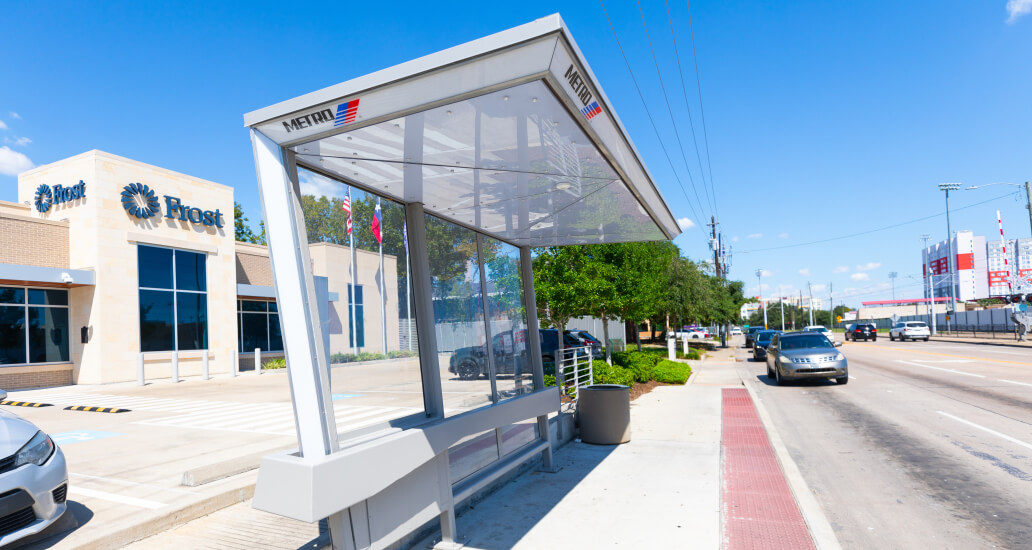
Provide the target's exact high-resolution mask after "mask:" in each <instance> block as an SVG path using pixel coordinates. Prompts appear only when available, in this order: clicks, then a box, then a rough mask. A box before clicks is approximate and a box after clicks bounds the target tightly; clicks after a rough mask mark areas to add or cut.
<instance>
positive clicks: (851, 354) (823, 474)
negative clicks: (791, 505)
mask: <svg viewBox="0 0 1032 550" xmlns="http://www.w3.org/2000/svg"><path fill="white" fill-rule="evenodd" d="M883 336H886V337H885V338H879V340H878V341H877V342H870V343H865V342H859V343H851V342H849V343H846V344H845V345H843V346H842V347H840V348H839V349H840V350H841V351H842V352H843V353H844V354H845V355H846V358H847V359H848V360H849V371H850V381H849V384H847V385H845V386H839V385H836V384H835V383H834V382H833V381H818V382H805V383H797V384H793V385H789V386H782V387H779V386H776V385H774V384H773V381H772V380H768V379H767V377H766V367H765V365H764V363H763V362H752V361H751V360H749V359H750V358H751V353H750V352H749V351H748V350H746V349H745V348H739V349H738V350H737V352H736V358H737V360H738V361H741V362H740V363H738V364H739V374H740V375H741V376H742V379H743V380H744V381H745V383H746V384H749V385H751V386H752V387H753V388H754V389H756V391H757V395H758V396H759V398H760V399H761V400H762V401H763V404H764V406H765V407H766V409H767V410H768V412H769V413H770V415H771V417H772V420H773V422H774V424H775V426H776V429H777V430H778V432H779V433H780V435H781V437H782V438H783V439H784V442H785V444H786V446H787V447H788V450H789V452H790V453H791V455H792V458H793V459H794V460H795V462H796V463H797V465H798V466H799V469H800V471H801V473H802V475H803V477H804V478H805V480H806V482H807V484H808V485H809V487H810V489H811V490H812V491H813V492H814V494H815V495H816V498H817V500H818V502H819V503H820V504H821V506H822V507H823V508H824V511H825V513H826V515H827V517H828V520H829V521H830V522H831V524H832V527H833V528H834V529H835V532H836V535H837V536H838V538H839V542H840V543H841V544H842V546H843V548H871V549H886V548H957V549H972V548H1015V549H1016V548H1032V521H1030V518H1032V351H1029V350H1023V349H1018V348H1012V347H997V346H986V345H976V344H957V343H940V342H905V343H900V342H890V341H889V340H888V338H887V334H886V335H883ZM739 345H741V341H740V340H739Z"/></svg>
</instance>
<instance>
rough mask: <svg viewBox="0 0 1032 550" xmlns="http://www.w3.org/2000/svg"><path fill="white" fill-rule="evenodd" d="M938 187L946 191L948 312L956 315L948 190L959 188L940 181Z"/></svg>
mask: <svg viewBox="0 0 1032 550" xmlns="http://www.w3.org/2000/svg"><path fill="white" fill-rule="evenodd" d="M939 189H941V190H943V191H945V192H946V253H947V254H949V256H947V257H946V269H947V270H948V271H949V276H950V314H953V315H956V311H957V296H956V278H955V271H956V270H955V269H954V267H955V266H954V265H953V263H954V262H953V230H952V229H951V228H950V191H956V190H958V189H960V184H959V183H940V184H939ZM949 329H950V316H949V315H946V330H949Z"/></svg>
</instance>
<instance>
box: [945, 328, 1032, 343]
mask: <svg viewBox="0 0 1032 550" xmlns="http://www.w3.org/2000/svg"><path fill="white" fill-rule="evenodd" d="M936 332H937V334H936V335H937V336H944V337H953V338H969V337H970V338H991V339H993V340H995V339H997V338H1001V339H1004V340H1017V339H1018V331H1017V329H1016V328H1015V327H1013V326H1007V325H953V326H951V327H949V329H947V328H946V327H945V326H940V327H938V330H937V331H936Z"/></svg>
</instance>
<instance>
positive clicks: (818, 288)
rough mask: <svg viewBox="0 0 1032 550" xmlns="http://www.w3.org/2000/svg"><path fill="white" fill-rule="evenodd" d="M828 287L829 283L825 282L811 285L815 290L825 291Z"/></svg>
mask: <svg viewBox="0 0 1032 550" xmlns="http://www.w3.org/2000/svg"><path fill="white" fill-rule="evenodd" d="M826 288H828V285H825V284H816V285H810V290H812V291H814V292H824V290H825V289H826Z"/></svg>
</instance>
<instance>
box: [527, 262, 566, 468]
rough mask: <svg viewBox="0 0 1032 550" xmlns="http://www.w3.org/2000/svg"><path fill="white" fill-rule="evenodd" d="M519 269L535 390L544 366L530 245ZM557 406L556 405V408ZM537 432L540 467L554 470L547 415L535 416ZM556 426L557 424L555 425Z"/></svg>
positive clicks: (542, 377)
mask: <svg viewBox="0 0 1032 550" xmlns="http://www.w3.org/2000/svg"><path fill="white" fill-rule="evenodd" d="M520 270H521V271H522V275H523V300H524V304H523V305H524V309H526V311H527V355H529V356H530V365H531V368H532V369H533V371H534V387H535V388H536V389H537V391H541V390H543V389H544V388H545V366H544V364H543V363H542V362H541V334H540V333H539V332H538V328H539V327H538V316H537V298H536V297H535V296H534V263H533V259H532V258H531V256H530V247H529V246H521V247H520ZM558 408H559V407H558V406H557V407H556V409H558ZM537 425H538V433H539V434H540V437H541V438H542V439H544V440H545V441H548V446H547V447H545V450H544V451H541V469H542V470H544V471H546V472H555V471H556V468H555V465H554V463H553V462H552V430H550V429H549V428H548V415H547V414H543V415H541V416H539V417H537ZM557 426H558V425H557Z"/></svg>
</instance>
